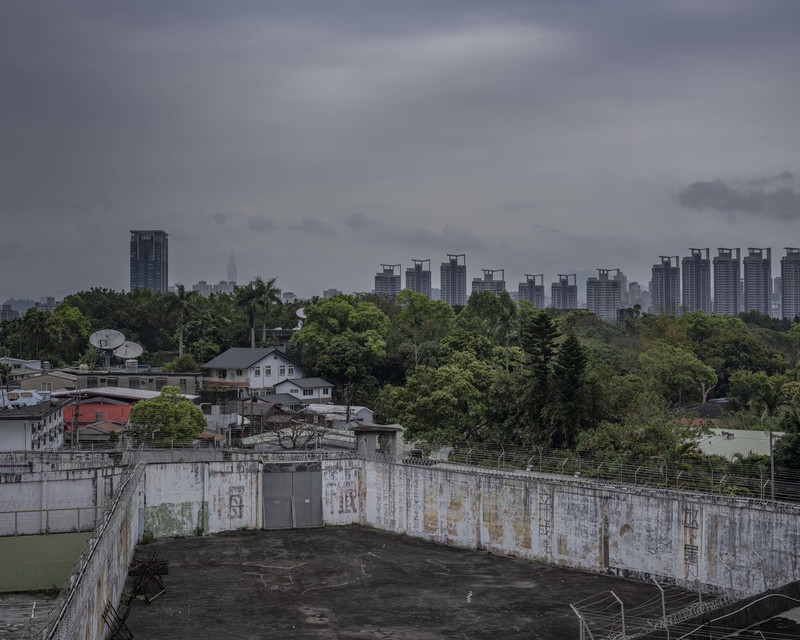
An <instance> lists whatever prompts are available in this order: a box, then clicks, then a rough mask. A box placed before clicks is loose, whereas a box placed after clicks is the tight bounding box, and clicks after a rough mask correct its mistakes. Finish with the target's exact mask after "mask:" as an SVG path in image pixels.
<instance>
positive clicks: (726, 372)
mask: <svg viewBox="0 0 800 640" xmlns="http://www.w3.org/2000/svg"><path fill="white" fill-rule="evenodd" d="M299 306H300V305H299V304H295V305H282V304H280V303H279V302H278V300H277V296H276V290H275V281H274V279H273V280H262V279H260V278H258V279H256V280H254V281H252V282H251V283H248V284H247V285H244V286H243V287H239V288H237V290H236V292H235V294H233V295H214V296H211V297H210V298H208V299H206V298H201V297H199V296H195V295H192V294H187V292H185V291H182V290H177V291H176V292H175V293H174V294H169V295H158V294H153V293H151V292H149V291H144V290H139V291H135V292H132V293H122V292H115V291H108V290H104V289H92V290H90V291H84V292H81V293H77V294H74V295H71V296H68V297H67V298H66V299H65V300H64V301H63V303H62V304H61V305H60V306H59V307H58V308H57V309H56V311H53V312H43V311H40V310H37V309H32V310H30V311H29V312H28V313H27V314H26V315H25V316H24V317H23V318H20V319H18V320H13V321H10V322H6V323H4V324H3V326H2V333H1V334H0V349H1V350H2V352H5V351H7V352H8V353H9V354H10V355H13V356H20V357H24V358H32V357H40V358H42V359H48V360H50V361H52V362H53V363H54V364H56V365H63V364H75V363H77V362H79V361H83V362H87V363H89V364H93V363H94V362H96V360H97V358H98V356H99V354H98V353H97V352H96V351H95V350H93V349H91V348H89V347H88V343H87V338H88V336H89V334H90V333H91V332H92V331H95V330H97V329H101V328H114V329H118V330H120V331H122V332H123V333H125V335H126V337H127V338H128V339H129V340H134V341H136V342H139V343H141V344H142V345H143V346H144V347H145V356H144V358H143V359H144V360H145V361H148V362H151V363H153V364H162V365H163V364H167V363H171V364H170V365H169V366H171V367H172V368H173V369H174V370H176V371H179V370H184V371H185V370H186V369H187V368H192V367H194V366H196V365H198V364H199V365H202V363H204V362H206V361H208V360H209V359H211V358H213V357H214V356H216V355H217V354H219V353H221V352H223V351H224V350H226V349H227V348H229V347H233V346H248V345H252V344H255V345H262V344H264V345H266V344H269V337H268V335H267V334H268V331H267V330H268V329H271V328H276V327H284V328H291V327H294V326H295V324H296V323H297V316H296V311H297V309H298V307H299ZM302 306H304V308H305V315H306V319H305V322H304V325H303V327H302V329H301V330H299V331H296V332H295V334H294V336H293V338H292V340H291V343H290V345H289V349H290V351H291V353H292V355H293V356H294V357H296V358H298V359H299V360H301V361H302V362H303V364H304V366H305V371H306V375H309V376H320V377H323V378H326V379H328V380H329V381H331V382H332V383H334V384H335V385H336V391H335V399H341V397H342V396H341V394H342V390H343V389H344V388H345V386H348V387H350V388H352V395H351V398H352V400H353V401H354V402H356V403H359V404H367V405H369V406H374V407H375V409H376V412H377V414H376V419H378V420H380V421H397V422H400V423H402V424H403V425H404V426H405V427H406V429H407V434H406V437H407V438H419V439H428V440H432V439H435V440H440V441H442V440H444V441H449V442H457V441H460V440H473V441H486V442H495V443H507V444H509V445H521V446H525V447H565V448H576V449H577V450H578V451H586V452H596V453H600V452H609V451H614V452H616V453H615V455H617V456H645V457H648V458H652V459H664V460H668V459H670V460H671V459H676V457H677V458H682V457H686V456H692V455H696V452H692V451H690V450H686V451H684V450H682V449H681V447H682V446H683V444H684V443H685V435H686V434H685V433H684V427H683V426H681V424H682V421H683V423H685V419H686V418H690V417H693V416H696V415H698V411H705V410H706V409H709V405H707V404H706V403H707V401H708V400H711V399H714V398H728V400H729V401H728V402H727V403H726V404H725V405H724V412H725V413H724V417H725V419H726V421H727V425H728V426H729V427H731V428H746V429H767V428H772V429H774V430H775V431H785V432H786V433H787V436H786V437H785V438H784V439H783V440H781V441H779V444H778V446H777V448H776V452H777V453H776V456H777V457H778V458H779V459H780V460H781V461H783V463H785V464H788V465H791V466H796V467H800V427H798V421H797V419H796V418H797V415H796V413H797V412H796V411H794V407H797V406H798V405H800V374H799V373H800V372H799V370H798V360H800V324H798V323H790V322H788V321H775V320H772V319H770V318H766V317H763V316H759V315H758V314H752V313H751V314H743V315H742V316H740V317H738V318H729V317H722V316H714V315H712V316H707V315H705V314H703V313H690V314H685V315H683V316H682V317H680V318H672V317H667V316H653V315H647V314H644V315H640V314H637V315H635V317H631V318H628V319H626V320H625V322H624V323H623V324H622V325H621V326H619V327H615V326H612V325H609V324H607V323H605V322H602V321H600V320H598V319H597V318H596V317H595V316H593V315H592V314H590V313H587V312H586V311H574V312H568V313H564V312H557V311H555V310H552V309H548V310H546V311H539V310H536V309H534V308H533V307H532V306H530V305H529V304H527V303H525V302H523V303H521V304H520V305H517V304H515V303H514V302H513V301H512V300H511V298H510V297H509V296H508V295H507V294H502V295H500V296H495V295H493V294H491V293H480V294H475V295H473V296H471V297H470V299H469V301H468V304H467V305H465V306H464V307H463V308H455V309H454V308H451V307H449V306H448V305H446V304H444V303H442V302H438V301H432V300H428V299H426V298H424V297H423V296H421V295H419V294H415V293H411V292H408V291H404V292H402V293H401V294H400V295H399V296H398V298H397V299H396V300H391V299H388V298H381V297H376V296H374V295H370V294H356V295H339V296H335V297H333V298H329V299H314V300H312V301H310V302H306V303H304V304H303V305H302ZM182 345H183V346H184V349H183V351H184V354H183V357H180V358H178V356H179V354H180V352H181V351H182V348H181V347H182ZM767 386H769V387H770V388H772V389H775V390H777V393H778V395H779V399H780V402H777V404H775V403H773V404H774V406H773V407H772V408H771V409H769V410H767V409H766V406H767V404H766V402H768V401H769V399H768V398H767V399H766V400H765V398H766V396H765V392H764V390H765V388H766V387H767ZM770 406H772V405H770ZM715 407H716V409H715V410H716V412H717V413H719V411H720V408H719V405H715Z"/></svg>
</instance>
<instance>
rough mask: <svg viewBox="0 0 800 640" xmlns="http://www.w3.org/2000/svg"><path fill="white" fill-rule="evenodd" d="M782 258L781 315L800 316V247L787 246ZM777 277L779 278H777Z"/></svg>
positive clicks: (790, 317) (792, 317)
mask: <svg viewBox="0 0 800 640" xmlns="http://www.w3.org/2000/svg"><path fill="white" fill-rule="evenodd" d="M784 251H786V255H785V256H783V257H782V258H781V316H783V317H784V318H788V319H789V320H794V319H795V318H796V317H797V316H800V249H798V248H796V247H785V249H784ZM776 279H777V278H776Z"/></svg>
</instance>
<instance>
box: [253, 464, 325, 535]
mask: <svg viewBox="0 0 800 640" xmlns="http://www.w3.org/2000/svg"><path fill="white" fill-rule="evenodd" d="M263 495H264V528H265V529H296V528H298V527H319V526H322V472H321V471H319V470H318V469H311V470H308V469H303V470H296V469H294V468H291V467H290V468H280V467H278V468H273V469H269V470H267V469H265V470H264V493H263Z"/></svg>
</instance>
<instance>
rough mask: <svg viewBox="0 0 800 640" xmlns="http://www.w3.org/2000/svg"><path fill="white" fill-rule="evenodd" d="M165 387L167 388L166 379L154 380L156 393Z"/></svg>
mask: <svg viewBox="0 0 800 640" xmlns="http://www.w3.org/2000/svg"><path fill="white" fill-rule="evenodd" d="M166 386H167V379H166V378H156V391H161V389H163V388H164V387H166Z"/></svg>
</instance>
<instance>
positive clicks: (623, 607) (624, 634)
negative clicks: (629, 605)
mask: <svg viewBox="0 0 800 640" xmlns="http://www.w3.org/2000/svg"><path fill="white" fill-rule="evenodd" d="M609 593H611V595H612V596H614V599H615V600H616V601H617V602H619V610H620V613H621V614H622V640H625V639H626V638H627V637H628V634H627V633H625V605H624V604H622V600H620V599H619V597H617V594H616V593H614V592H613V591H610V592H609Z"/></svg>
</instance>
